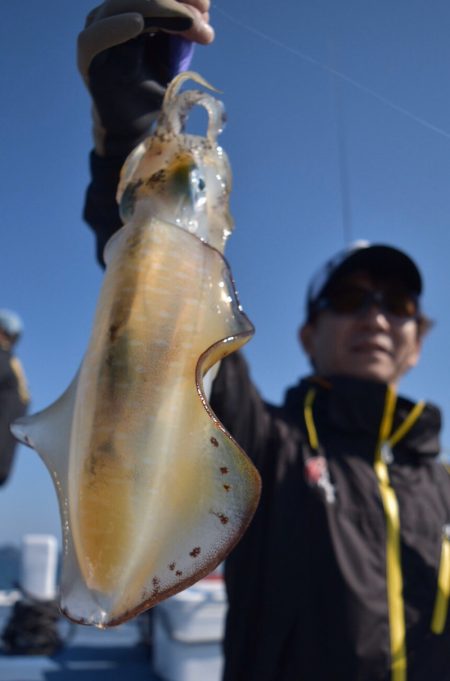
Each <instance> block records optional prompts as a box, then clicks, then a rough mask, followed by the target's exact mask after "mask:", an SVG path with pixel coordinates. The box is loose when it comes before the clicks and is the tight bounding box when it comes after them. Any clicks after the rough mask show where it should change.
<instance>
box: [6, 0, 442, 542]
mask: <svg viewBox="0 0 450 681" xmlns="http://www.w3.org/2000/svg"><path fill="white" fill-rule="evenodd" d="M92 5H93V3H91V2H90V1H88V0H76V2H69V1H68V0H65V1H64V0H40V1H39V2H36V1H35V0H23V2H20V3H19V2H17V3H14V2H4V3H2V21H1V22H0V45H1V48H0V49H1V53H2V54H1V61H0V76H1V77H0V88H1V95H2V97H1V101H2V106H1V112H0V117H1V125H0V139H1V152H2V153H1V155H0V177H1V211H0V216H1V235H2V246H3V248H2V250H1V256H0V257H1V267H0V280H1V289H0V290H1V296H0V307H10V308H12V309H15V310H17V311H18V312H19V313H20V314H21V315H22V317H23V318H24V321H25V325H26V332H25V335H24V338H23V340H22V342H21V343H20V345H19V346H18V354H19V356H20V357H21V359H22V361H23V364H24V366H25V369H26V372H27V374H28V378H29V382H30V386H31V391H32V395H33V405H32V410H33V411H36V410H39V409H42V408H43V407H45V406H47V405H48V404H49V403H50V402H52V401H53V400H54V399H56V398H57V397H58V396H59V395H60V394H61V393H62V391H63V390H64V389H65V388H66V387H67V385H68V384H69V382H70V381H71V379H72V377H73V375H74V373H75V372H76V370H77V367H78V365H79V363H80V361H81V358H82V356H83V352H84V350H85V348H86V345H87V342H88V338H89V333H90V325H91V321H92V316H93V311H94V307H95V302H96V298H97V293H98V289H99V286H100V283H101V277H102V273H101V271H100V269H99V268H98V266H97V265H96V262H95V258H94V243H93V238H92V235H91V233H90V232H89V230H88V228H87V227H86V226H85V225H84V224H83V221H82V218H81V212H82V204H83V194H84V191H85V187H86V185H87V182H88V169H87V157H88V152H89V148H90V116H89V97H88V95H87V93H86V92H85V90H84V87H83V85H82V83H81V80H80V78H79V76H78V74H77V71H76V67H75V42H76V36H77V33H78V32H79V30H80V29H81V27H82V25H83V22H84V17H85V15H86V14H87V12H88V11H89V10H90V9H91V7H92ZM256 8H257V9H256ZM212 21H213V24H214V25H215V28H216V31H217V39H216V41H215V43H214V45H212V46H210V47H207V48H198V49H197V51H196V56H195V60H194V63H193V68H194V69H195V70H197V71H199V72H200V73H201V74H202V75H203V76H204V77H206V78H207V80H209V81H210V82H211V83H213V84H214V85H215V86H216V87H218V88H219V89H220V90H222V92H223V95H222V98H223V101H224V103H225V105H226V108H227V112H228V118H229V122H228V126H227V129H226V131H225V132H224V134H223V136H222V140H221V141H222V145H223V147H224V148H225V149H226V151H227V152H228V154H229V156H230V159H231V163H232V167H233V172H234V189H233V196H232V210H233V214H234V218H235V222H236V231H235V233H234V235H233V236H232V237H231V239H230V242H229V248H228V251H227V255H228V258H229V260H230V262H231V265H232V269H233V273H234V277H235V280H236V283H237V287H238V289H239V293H240V298H241V302H242V304H243V306H244V308H245V310H246V312H247V313H248V315H249V316H250V318H251V319H252V320H253V322H254V324H255V326H256V329H257V334H256V336H255V338H254V339H253V340H252V341H251V343H250V345H249V346H248V350H247V356H248V357H249V359H250V361H251V364H252V369H253V375H254V378H255V380H256V382H257V384H258V385H259V387H260V388H261V390H262V392H263V394H264V396H265V397H266V398H268V399H270V400H272V401H280V400H281V398H282V395H283V392H284V389H285V388H286V387H287V386H288V385H289V384H292V383H293V382H296V381H297V380H298V378H299V377H300V376H301V375H302V374H304V373H306V372H307V371H308V365H307V362H306V360H305V358H304V357H303V355H302V353H301V352H300V350H299V348H298V344H297V341H296V330H297V327H298V324H299V322H300V321H301V318H302V314H303V299H304V292H305V289H306V285H307V282H308V280H309V278H310V277H311V275H312V274H313V272H314V271H315V269H316V268H317V266H318V265H319V264H321V263H322V262H323V261H324V260H326V259H327V258H328V256H329V255H331V254H333V253H334V252H335V251H336V250H338V249H340V248H341V247H343V246H344V245H345V243H347V242H348V241H349V240H350V239H357V238H366V239H369V240H371V241H376V242H380V243H391V244H393V245H396V246H398V247H400V248H404V249H407V250H408V252H409V253H410V254H411V255H412V256H413V257H414V258H415V259H416V260H417V261H418V262H419V263H420V266H421V269H422V272H423V275H424V278H425V285H426V288H425V297H424V303H425V309H426V310H427V312H428V313H429V314H430V315H431V316H432V317H433V318H434V319H435V320H436V321H437V325H436V328H435V329H434V330H433V331H432V333H431V335H430V337H429V338H428V339H427V341H426V343H425V347H424V352H423V357H422V361H421V364H420V366H419V367H418V368H417V369H416V370H415V371H413V372H412V374H411V375H410V376H408V377H407V378H406V379H405V381H404V383H403V385H402V389H403V392H405V393H407V394H408V395H410V396H411V397H413V398H417V399H419V398H422V397H423V398H426V399H429V400H432V401H434V402H437V403H438V404H440V405H441V407H442V408H443V412H444V415H448V414H450V392H449V383H450V359H449V353H448V346H449V338H450V313H449V309H448V308H449V305H448V299H449V291H450V264H449V253H450V41H449V35H450V5H449V3H448V0H433V2H432V3H430V2H426V1H425V0H398V1H397V2H395V3H393V2H392V0H378V1H377V2H367V1H364V0H363V1H361V0H341V2H336V0H296V1H295V2H294V0H289V1H287V0H284V1H283V0H280V1H279V2H278V3H277V4H274V3H273V1H270V2H269V0H260V1H259V2H258V3H254V2H252V3H250V2H247V3H244V2H242V1H241V0H228V2H225V1H224V0H217V1H216V3H215V4H214V5H213V8H212ZM339 150H340V152H339ZM344 216H346V218H345V219H344ZM443 444H444V446H445V447H446V448H447V449H449V448H450V429H449V428H448V427H444V431H443ZM47 531H49V532H54V533H56V534H59V518H58V513H57V507H56V497H55V493H54V491H53V488H52V485H51V482H50V478H49V476H48V474H47V471H46V469H45V467H44V465H43V464H42V463H41V461H40V460H39V459H38V456H37V455H36V454H35V453H34V452H33V451H31V450H27V449H25V448H20V449H19V452H18V456H17V461H16V465H15V469H14V472H13V476H12V479H11V481H10V483H9V484H8V485H7V487H6V488H3V489H1V490H0V544H2V543H4V542H6V541H14V542H18V541H19V539H20V537H21V535H22V534H23V533H25V532H47Z"/></svg>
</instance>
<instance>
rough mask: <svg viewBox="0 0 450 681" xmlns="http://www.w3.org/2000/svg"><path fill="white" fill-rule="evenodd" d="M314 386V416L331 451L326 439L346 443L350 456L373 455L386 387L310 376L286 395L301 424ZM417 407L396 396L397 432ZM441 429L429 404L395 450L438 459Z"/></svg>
mask: <svg viewBox="0 0 450 681" xmlns="http://www.w3.org/2000/svg"><path fill="white" fill-rule="evenodd" d="M311 387H314V388H315V389H316V391H317V393H316V398H315V401H314V405H313V413H314V420H315V423H316V428H317V431H318V437H319V440H320V441H321V444H323V446H324V447H325V448H326V447H327V441H330V439H332V441H333V445H335V444H338V443H339V442H341V443H342V447H345V449H346V451H348V452H349V453H350V452H351V453H355V454H360V453H362V452H363V451H364V452H370V457H372V454H373V451H374V450H375V448H376V446H377V442H378V438H379V433H380V425H381V419H382V417H383V412H384V407H385V401H386V395H387V386H386V385H385V384H383V383H378V382H375V381H369V380H365V379H358V378H350V377H347V376H329V377H326V378H325V379H322V378H318V377H315V376H310V377H307V378H305V379H303V380H302V381H301V382H300V383H299V385H298V386H296V387H294V388H291V389H290V390H288V392H287V393H286V401H285V408H286V411H287V413H288V417H289V418H290V420H293V421H295V422H297V423H298V421H299V418H300V419H301V420H302V421H303V405H304V401H305V398H306V394H307V393H308V391H309V390H310V389H311ZM413 407H414V402H411V401H410V400H408V399H406V398H404V397H398V398H397V402H396V407H395V413H394V419H393V432H394V431H395V430H396V429H397V428H398V427H399V426H400V425H401V424H402V423H403V422H404V420H405V418H406V417H407V416H408V414H409V413H410V411H411V409H412V408H413ZM440 428H441V415H440V411H439V409H438V408H437V407H436V406H434V405H432V404H427V405H426V406H425V409H424V410H423V412H422V414H421V415H420V417H419V419H418V420H417V422H416V423H415V424H414V425H413V426H412V428H411V430H409V431H408V432H407V433H406V435H405V436H404V437H403V438H402V439H401V440H400V441H399V442H398V444H397V445H396V446H395V447H394V452H396V453H397V454H398V455H406V456H408V457H410V456H411V455H413V456H414V457H416V458H417V457H426V458H429V457H431V458H433V457H436V456H438V454H439V451H440V443H439V432H440ZM349 435H351V438H349ZM351 450H354V451H351Z"/></svg>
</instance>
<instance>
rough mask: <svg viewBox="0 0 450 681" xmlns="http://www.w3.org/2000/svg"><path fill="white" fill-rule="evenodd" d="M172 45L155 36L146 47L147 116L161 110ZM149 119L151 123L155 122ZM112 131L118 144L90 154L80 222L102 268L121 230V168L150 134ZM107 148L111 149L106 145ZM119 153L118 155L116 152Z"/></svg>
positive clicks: (172, 70)
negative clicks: (108, 247)
mask: <svg viewBox="0 0 450 681" xmlns="http://www.w3.org/2000/svg"><path fill="white" fill-rule="evenodd" d="M172 45H173V41H172V42H171V41H170V40H168V36H167V34H163V33H157V34H156V35H155V36H153V37H152V39H151V42H149V46H148V50H147V52H148V59H149V62H151V65H152V66H151V70H152V74H151V75H150V74H149V78H150V80H149V82H148V85H149V87H148V88H147V89H146V99H145V102H146V107H147V114H151V113H154V114H155V116H156V114H157V112H158V111H159V110H160V108H161V104H162V99H163V95H164V88H165V87H166V86H167V84H168V83H169V82H170V80H171V78H172V76H173V75H174V73H175V72H176V69H175V66H176V65H175V66H174V64H173V63H172V62H173V46H172ZM130 115H131V114H130ZM155 116H154V117H153V120H154V118H155ZM122 132H123V134H121V131H116V132H115V136H116V137H117V138H118V140H119V141H120V143H119V144H115V145H113V147H114V149H115V150H114V151H111V150H109V151H108V153H107V154H106V155H105V156H100V155H99V154H97V153H96V152H95V151H92V152H91V154H90V163H89V169H90V176H91V182H90V184H89V186H88V188H87V192H86V197H85V203H84V210H83V219H84V220H85V222H87V224H88V225H89V226H90V228H91V229H92V230H93V232H94V234H95V238H96V254H97V260H98V262H99V263H100V265H102V266H104V260H103V251H104V248H105V245H106V243H107V242H108V240H109V238H110V237H111V236H112V235H113V234H114V232H116V231H117V230H118V229H120V227H121V226H122V221H121V219H120V215H119V207H118V205H117V203H116V191H117V186H118V184H119V177H120V171H121V168H122V166H123V164H124V162H125V160H126V158H127V156H128V154H129V153H130V152H131V151H132V150H133V149H134V148H135V146H137V145H138V144H139V143H140V142H141V141H142V139H144V138H145V136H146V135H147V134H150V132H151V131H150V130H148V131H146V132H145V133H144V135H142V134H141V135H140V136H138V137H136V136H134V137H133V136H131V137H130V135H129V133H128V134H125V132H124V131H122ZM109 146H110V147H111V145H109ZM117 149H120V152H118V151H117Z"/></svg>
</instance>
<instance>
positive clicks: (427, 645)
mask: <svg viewBox="0 0 450 681" xmlns="http://www.w3.org/2000/svg"><path fill="white" fill-rule="evenodd" d="M155 12H156V14H154V13H155ZM164 12H165V14H164ZM207 12H208V2H207V0H189V2H186V3H183V4H181V3H173V2H172V0H158V1H157V2H156V1H154V0H148V1H142V0H114V1H112V0H108V1H107V2H105V3H103V4H102V5H100V6H99V7H98V8H96V9H95V10H94V11H93V12H92V13H91V15H90V16H89V18H88V24H87V27H86V29H85V30H84V31H83V32H82V33H81V35H80V40H79V66H80V70H81V72H82V74H83V77H84V80H85V82H86V84H87V86H88V88H89V90H90V92H91V95H92V97H93V101H94V107H95V116H94V138H95V150H94V151H93V153H92V155H91V172H92V182H91V184H90V187H89V190H88V194H87V201H86V207H85V218H86V220H87V221H88V223H89V224H90V226H91V227H92V228H93V230H94V232H95V234H96V238H97V253H98V258H99V260H100V262H102V252H103V247H104V245H105V243H106V241H107V239H108V238H109V237H110V236H111V235H112V234H113V233H114V232H115V231H116V230H117V229H118V228H119V227H120V219H119V216H118V210H117V205H116V203H115V191H116V187H117V182H118V177H119V170H120V167H121V165H122V164H123V162H124V160H125V157H126V155H127V154H128V153H129V152H130V151H131V150H132V148H133V147H134V146H135V145H136V144H137V143H139V142H140V141H141V140H142V139H143V137H145V136H146V135H147V134H148V132H149V125H150V124H151V122H152V120H153V119H154V117H155V114H156V112H157V110H158V107H159V106H160V102H161V97H162V95H163V92H164V87H165V86H166V85H167V83H168V81H169V80H170V78H171V77H173V76H174V75H175V74H176V73H177V72H178V71H179V70H183V69H185V68H187V65H188V62H189V54H188V52H186V48H189V45H187V46H186V43H185V42H184V43H183V39H184V38H186V37H189V39H190V40H194V41H198V42H203V43H205V44H206V43H208V42H210V41H211V40H212V38H213V33H212V30H211V29H210V28H208V14H207ZM179 15H181V17H180V16H179ZM188 15H190V16H191V20H192V21H191V28H190V29H189V30H190V31H191V33H190V34H189V35H187V33H186V31H187V30H188V29H187V28H186V26H184V25H183V24H181V26H180V25H177V23H176V22H177V21H178V20H179V19H180V18H183V17H184V19H185V18H186V17H188ZM155 17H156V19H157V23H158V26H157V28H158V29H161V30H162V31H163V32H157V33H156V34H155V35H153V36H150V35H148V33H147V32H146V26H148V25H150V26H153V28H155ZM172 21H173V23H172ZM177 31H179V32H181V34H182V37H181V38H180V37H179V36H177V35H174V32H177ZM183 36H184V38H183ZM186 55H187V58H186ZM422 286H423V284H422V277H421V275H420V272H419V270H418V267H417V265H416V264H415V263H414V262H413V261H412V260H411V258H410V257H409V256H408V255H406V254H405V253H404V252H402V251H400V250H398V249H396V248H393V247H391V246H386V245H371V244H367V243H365V244H361V243H359V244H354V245H352V246H351V247H349V248H348V249H346V250H345V251H343V252H342V253H339V254H337V255H336V256H335V257H333V258H331V259H330V260H329V261H328V262H327V263H326V264H325V265H324V266H323V267H322V268H321V269H320V270H319V272H318V273H317V275H316V276H315V277H314V278H313V280H312V281H311V284H310V286H309V289H308V292H307V300H306V309H305V318H304V321H303V323H302V325H301V329H300V332H299V337H300V341H301V344H302V346H303V348H304V350H305V352H306V353H307V355H308V357H309V359H310V361H311V366H312V374H311V376H308V377H306V378H304V379H303V380H301V381H300V382H299V384H298V385H296V386H294V387H293V388H291V389H289V390H288V391H287V393H286V398H285V401H284V403H283V404H282V405H281V406H274V405H270V404H267V403H266V402H265V401H264V400H263V399H262V397H261V396H260V394H259V392H258V390H257V389H256V387H255V386H254V384H253V382H252V380H251V378H250V375H249V372H248V369H247V366H246V363H245V361H244V359H243V357H242V355H240V354H239V353H236V354H233V355H231V356H230V357H227V358H225V360H223V362H222V364H221V368H220V371H219V374H218V376H217V378H216V380H215V382H214V384H213V390H212V395H211V405H212V407H213V409H214V411H215V413H216V414H217V416H218V418H219V419H220V420H221V421H222V423H223V424H224V426H225V427H226V428H227V430H228V431H229V432H230V433H231V434H232V435H233V437H234V438H235V439H236V440H237V442H238V443H239V444H240V445H241V446H242V447H243V449H244V450H245V451H246V452H247V453H248V455H249V456H250V457H251V458H252V460H253V461H254V463H255V465H256V466H257V468H258V470H259V472H260V474H261V478H262V496H261V502H260V505H259V508H258V510H257V512H256V514H255V517H254V519H253V521H252V523H251V525H250V527H249V529H248V531H247V533H246V534H245V536H244V537H243V539H242V540H241V541H240V543H239V544H238V546H237V547H236V549H235V550H234V551H233V552H232V553H231V554H230V556H229V557H228V558H227V560H226V564H225V576H226V584H227V594H228V603H229V610H228V616H227V626H226V635H225V642H224V651H225V668H224V679H225V681H340V680H341V679H345V680H346V681H424V680H425V679H427V680H429V681H450V624H449V617H448V601H449V592H450V586H449V584H450V539H449V536H450V476H449V475H448V473H447V471H446V469H445V467H444V466H443V465H442V464H441V463H440V462H439V461H438V456H439V438H438V436H439V429H440V414H439V410H438V409H437V408H436V407H435V406H434V405H431V404H426V403H424V402H418V403H416V404H415V403H413V402H411V401H409V400H407V399H405V398H402V397H400V396H398V395H397V388H398V384H399V382H400V380H401V378H402V377H403V376H404V375H405V374H406V373H407V372H408V371H409V370H410V369H412V368H413V367H414V366H415V364H416V363H417V361H418V360H419V357H420V352H421V346H422V343H423V340H424V337H425V334H426V332H427V330H428V329H429V327H430V322H429V320H428V319H427V317H426V316H425V314H424V313H423V310H422V306H421V294H422ZM268 361H270V357H269V358H268Z"/></svg>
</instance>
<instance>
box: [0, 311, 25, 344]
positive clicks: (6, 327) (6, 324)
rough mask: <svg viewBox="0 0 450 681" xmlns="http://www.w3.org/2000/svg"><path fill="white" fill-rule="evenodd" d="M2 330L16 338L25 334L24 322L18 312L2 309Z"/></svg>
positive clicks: (0, 318)
mask: <svg viewBox="0 0 450 681" xmlns="http://www.w3.org/2000/svg"><path fill="white" fill-rule="evenodd" d="M0 329H2V330H3V331H4V332H5V333H6V334H7V335H8V336H11V338H15V337H18V336H20V335H21V334H22V333H23V322H22V320H21V318H20V317H19V315H18V314H17V313H16V312H13V311H12V310H6V309H5V308H3V309H0Z"/></svg>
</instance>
